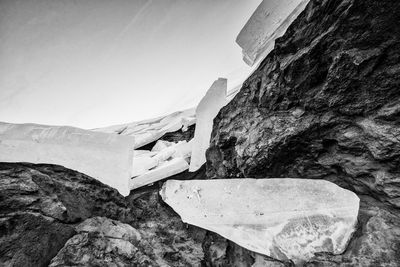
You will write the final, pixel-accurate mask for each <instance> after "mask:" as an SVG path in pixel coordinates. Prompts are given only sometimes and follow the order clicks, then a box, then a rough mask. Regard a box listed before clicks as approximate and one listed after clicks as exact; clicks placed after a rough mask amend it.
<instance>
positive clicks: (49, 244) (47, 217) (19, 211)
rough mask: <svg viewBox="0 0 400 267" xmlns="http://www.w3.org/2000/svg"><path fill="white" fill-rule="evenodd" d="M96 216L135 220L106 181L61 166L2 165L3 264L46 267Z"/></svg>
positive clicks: (0, 241) (0, 223)
mask: <svg viewBox="0 0 400 267" xmlns="http://www.w3.org/2000/svg"><path fill="white" fill-rule="evenodd" d="M92 216H106V217H109V218H113V219H117V220H121V221H123V222H133V221H134V216H135V213H134V211H133V210H132V209H130V208H129V207H128V205H127V202H126V201H125V199H124V198H123V197H122V196H121V195H120V194H119V193H118V191H117V190H115V189H112V188H110V187H108V186H106V185H104V184H102V183H101V182H99V181H97V180H95V179H93V178H90V177H88V176H86V175H84V174H82V173H78V172H76V171H72V170H69V169H66V168H64V167H61V166H57V165H48V164H37V165H35V164H28V163H0V229H1V230H0V265H1V266H47V265H48V263H49V262H50V260H51V259H52V258H53V257H54V256H55V255H56V254H57V252H58V250H60V249H61V248H62V247H63V245H64V243H65V242H66V241H67V240H68V239H69V238H70V237H71V236H72V235H74V234H75V229H74V226H73V225H74V224H75V223H77V222H80V221H82V220H84V219H86V218H90V217H92Z"/></svg>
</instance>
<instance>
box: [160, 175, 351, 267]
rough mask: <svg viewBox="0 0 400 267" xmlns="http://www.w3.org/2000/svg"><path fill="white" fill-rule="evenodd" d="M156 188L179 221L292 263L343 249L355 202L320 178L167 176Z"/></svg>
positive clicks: (336, 187) (349, 194)
mask: <svg viewBox="0 0 400 267" xmlns="http://www.w3.org/2000/svg"><path fill="white" fill-rule="evenodd" d="M160 194H161V196H162V198H163V200H164V201H165V202H166V203H167V204H169V205H170V206H171V207H172V208H173V209H174V210H175V211H176V212H177V213H178V214H179V215H180V216H181V218H182V220H183V221H184V222H186V223H190V224H193V225H196V226H199V227H202V228H204V229H207V230H210V231H213V232H215V233H218V234H220V235H222V236H223V237H225V238H227V239H230V240H231V241H233V242H235V243H237V244H238V245H240V246H242V247H245V248H247V249H249V250H252V251H254V252H257V253H261V254H264V255H267V256H270V257H273V258H276V259H280V260H287V259H291V260H293V261H294V262H295V263H296V264H299V263H301V262H303V261H305V260H308V259H310V258H311V257H312V256H313V254H314V253H315V252H322V251H326V252H331V253H334V254H340V253H342V252H343V251H344V250H345V248H346V245H347V242H348V241H349V239H350V237H351V235H352V233H353V231H354V228H355V225H356V222H357V215H358V208H359V198H358V197H357V196H356V195H355V194H354V193H353V192H351V191H348V190H345V189H343V188H340V187H339V186H337V185H335V184H333V183H331V182H328V181H325V180H308V179H218V180H190V181H177V180H168V181H167V182H166V183H165V184H164V186H163V188H162V189H161V192H160Z"/></svg>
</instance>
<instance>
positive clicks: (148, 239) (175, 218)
mask: <svg viewBox="0 0 400 267" xmlns="http://www.w3.org/2000/svg"><path fill="white" fill-rule="evenodd" d="M200 170H202V173H203V174H204V172H205V169H204V168H202V169H200ZM196 175H199V173H198V172H195V173H189V172H188V171H186V172H184V173H181V174H177V175H175V176H173V177H176V178H181V179H188V178H189V179H191V178H195V177H196ZM203 177H204V176H203ZM161 186H162V182H157V183H155V184H154V185H153V186H146V187H142V188H139V189H137V190H132V191H131V194H130V195H129V196H128V197H127V199H128V200H129V201H130V202H131V205H132V206H134V207H135V208H136V211H137V214H138V215H137V220H136V221H135V223H134V224H133V226H134V227H135V228H136V229H138V230H139V231H140V233H141V236H142V239H143V240H145V241H144V242H142V243H141V244H140V246H143V247H145V248H146V247H147V250H146V249H144V250H146V251H147V254H148V255H151V258H152V259H153V260H154V261H155V262H156V263H157V264H156V265H154V266H201V264H202V261H203V259H204V253H203V249H202V242H203V240H204V238H205V234H206V231H205V230H203V229H200V228H197V227H195V226H191V225H187V224H185V223H183V222H182V220H181V218H180V217H179V215H178V214H176V213H175V212H174V211H173V210H172V209H171V208H170V207H169V206H168V205H167V204H165V203H164V202H163V201H162V199H161V197H160V196H159V194H158V192H159V190H160V188H161Z"/></svg>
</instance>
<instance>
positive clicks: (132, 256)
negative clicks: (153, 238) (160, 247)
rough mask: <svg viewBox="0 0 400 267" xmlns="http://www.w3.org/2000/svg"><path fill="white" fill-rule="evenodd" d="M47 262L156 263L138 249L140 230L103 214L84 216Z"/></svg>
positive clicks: (51, 265)
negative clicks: (70, 235)
mask: <svg viewBox="0 0 400 267" xmlns="http://www.w3.org/2000/svg"><path fill="white" fill-rule="evenodd" d="M76 230H77V234H76V235H75V236H73V237H72V238H71V239H69V240H68V242H67V243H66V244H65V246H64V247H63V248H62V249H61V250H60V251H59V253H58V254H57V256H56V257H54V258H53V259H52V261H51V263H50V265H49V266H50V267H56V266H150V265H153V266H156V264H155V262H153V261H152V260H151V259H150V258H149V257H148V256H147V255H145V254H144V253H143V252H142V251H141V250H140V249H138V248H137V247H138V244H139V243H140V241H141V235H140V233H139V232H138V231H137V230H136V229H134V228H133V227H132V226H130V225H128V224H124V223H121V222H119V221H115V220H111V219H108V218H104V217H94V218H90V219H87V220H86V221H84V222H83V223H81V224H79V225H78V226H77V227H76Z"/></svg>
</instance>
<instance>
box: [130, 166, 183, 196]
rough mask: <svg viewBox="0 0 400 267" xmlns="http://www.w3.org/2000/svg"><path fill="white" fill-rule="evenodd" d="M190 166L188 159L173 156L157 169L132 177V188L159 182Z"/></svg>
mask: <svg viewBox="0 0 400 267" xmlns="http://www.w3.org/2000/svg"><path fill="white" fill-rule="evenodd" d="M188 168H189V164H188V163H187V162H186V160H184V159H183V158H173V159H171V160H168V161H165V162H163V163H162V164H161V165H160V166H158V167H157V168H155V169H152V170H149V171H148V172H146V173H144V174H142V175H140V176H137V177H133V178H132V179H130V189H131V190H133V189H136V188H139V187H142V186H145V185H148V184H151V183H154V182H157V181H159V180H162V179H165V178H168V177H170V176H172V175H175V174H178V173H181V172H183V171H185V170H187V169H188Z"/></svg>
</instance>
